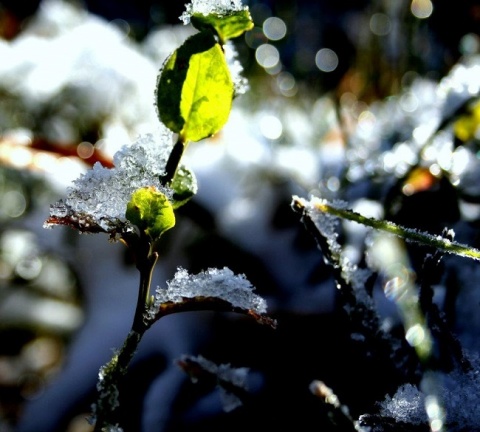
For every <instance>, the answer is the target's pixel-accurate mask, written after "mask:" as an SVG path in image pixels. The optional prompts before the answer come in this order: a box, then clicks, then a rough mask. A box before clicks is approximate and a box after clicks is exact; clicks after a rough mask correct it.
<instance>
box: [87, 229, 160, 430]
mask: <svg viewBox="0 0 480 432" xmlns="http://www.w3.org/2000/svg"><path fill="white" fill-rule="evenodd" d="M136 252H137V256H136V258H137V268H138V270H139V272H140V283H139V287H138V299H137V307H136V309H135V316H134V318H133V323H132V328H131V330H130V332H129V333H128V335H127V337H126V339H125V342H124V343H123V346H122V348H121V349H120V350H119V351H118V352H117V353H115V354H114V356H113V357H112V359H111V360H110V361H109V362H108V363H107V364H106V365H104V366H102V367H101V368H100V374H99V381H98V384H97V390H98V399H97V403H96V405H95V407H94V421H95V429H94V432H101V431H102V430H105V429H104V428H107V427H110V426H115V425H116V421H115V420H116V417H117V414H116V411H117V408H118V406H119V400H118V399H119V389H118V386H119V384H120V381H121V379H122V377H123V376H125V375H126V373H127V370H128V366H129V365H130V362H131V360H132V358H133V356H134V354H135V352H136V351H137V348H138V344H139V343H140V341H141V340H142V337H143V335H144V334H145V332H146V331H147V329H148V328H149V323H148V322H147V317H146V316H145V313H146V311H147V307H148V305H149V302H150V299H149V296H150V285H151V281H152V273H153V269H154V268H155V264H156V263H157V260H158V254H157V253H156V252H153V251H152V248H151V244H150V242H149V241H148V239H147V237H146V236H144V237H141V239H140V243H139V245H138V248H137V251H136Z"/></svg>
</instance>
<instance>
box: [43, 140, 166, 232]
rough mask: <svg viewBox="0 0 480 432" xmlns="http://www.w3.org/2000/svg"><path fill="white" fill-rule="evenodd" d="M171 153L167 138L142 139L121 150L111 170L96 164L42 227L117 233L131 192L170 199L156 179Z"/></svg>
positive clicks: (120, 227)
mask: <svg viewBox="0 0 480 432" xmlns="http://www.w3.org/2000/svg"><path fill="white" fill-rule="evenodd" d="M170 151H171V135H169V134H168V133H167V132H163V133H162V134H161V135H160V137H158V138H156V137H154V136H153V135H146V136H143V137H141V138H139V139H138V140H137V141H136V142H135V143H133V144H131V145H127V146H124V147H122V149H121V150H120V151H118V152H117V153H116V154H115V155H114V158H113V161H114V165H115V167H114V168H111V169H110V168H105V167H104V166H102V165H101V164H100V163H98V162H97V163H96V164H95V165H94V166H93V168H92V169H91V170H89V171H87V172H86V173H85V174H83V175H82V176H81V177H80V178H78V179H77V180H75V181H74V185H73V187H71V188H69V189H68V195H67V198H66V199H65V200H60V201H58V202H57V203H56V204H54V205H52V206H51V207H50V218H49V219H48V220H47V221H46V222H45V227H47V228H48V227H51V226H53V225H58V224H63V225H69V226H71V227H73V228H76V229H79V230H80V231H84V232H99V231H104V232H109V233H113V232H119V231H122V229H125V227H128V225H129V224H128V222H127V220H126V218H125V211H126V208H127V203H128V202H129V201H130V199H131V195H132V193H133V192H134V191H136V190H137V189H139V188H141V187H145V186H153V187H155V188H157V189H158V190H161V191H162V192H163V193H165V195H167V196H170V195H171V193H172V192H171V191H170V190H166V189H165V188H164V187H163V186H161V184H160V176H162V175H163V174H164V169H165V165H166V161H167V158H168V155H169V153H170Z"/></svg>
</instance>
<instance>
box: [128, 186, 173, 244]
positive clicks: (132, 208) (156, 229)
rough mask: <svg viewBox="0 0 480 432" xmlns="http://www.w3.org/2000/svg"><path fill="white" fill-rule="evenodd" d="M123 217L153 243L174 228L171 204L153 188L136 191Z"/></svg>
mask: <svg viewBox="0 0 480 432" xmlns="http://www.w3.org/2000/svg"><path fill="white" fill-rule="evenodd" d="M125 216H126V218H127V219H128V220H129V221H130V222H131V223H132V224H133V225H135V226H137V227H138V228H139V229H140V231H141V232H144V233H145V234H147V235H148V236H149V237H150V238H151V239H152V240H153V241H156V240H158V239H159V237H160V236H161V235H162V234H163V233H164V232H165V231H167V230H169V229H170V228H173V227H174V226H175V214H174V212H173V207H172V204H171V203H170V201H169V200H168V198H167V197H166V196H165V194H163V193H162V192H159V191H158V190H157V189H156V188H154V187H144V188H140V189H137V190H136V191H135V192H134V193H133V194H132V198H131V200H130V202H129V203H128V204H127V211H126V214H125Z"/></svg>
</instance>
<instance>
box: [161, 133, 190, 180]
mask: <svg viewBox="0 0 480 432" xmlns="http://www.w3.org/2000/svg"><path fill="white" fill-rule="evenodd" d="M184 150H185V143H184V142H183V140H182V139H181V138H180V137H179V138H178V140H177V142H176V143H175V145H174V146H173V149H172V152H171V153H170V156H169V158H168V161H167V165H166V167H165V175H164V176H162V177H161V178H160V181H161V183H162V185H163V186H166V185H168V184H169V183H171V181H172V180H173V178H174V177H175V173H176V172H177V169H178V166H179V165H180V160H181V159H182V155H183V151H184Z"/></svg>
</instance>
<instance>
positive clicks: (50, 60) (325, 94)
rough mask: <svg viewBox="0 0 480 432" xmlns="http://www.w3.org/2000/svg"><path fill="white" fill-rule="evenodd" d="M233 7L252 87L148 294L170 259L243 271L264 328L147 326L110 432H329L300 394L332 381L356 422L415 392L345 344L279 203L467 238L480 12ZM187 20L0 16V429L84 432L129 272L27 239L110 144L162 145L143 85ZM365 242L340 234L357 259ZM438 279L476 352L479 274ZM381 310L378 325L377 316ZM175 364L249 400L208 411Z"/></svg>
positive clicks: (373, 3) (46, 13)
mask: <svg viewBox="0 0 480 432" xmlns="http://www.w3.org/2000/svg"><path fill="white" fill-rule="evenodd" d="M245 4H246V5H248V6H249V8H250V11H251V14H252V17H253V19H254V22H255V27H254V29H253V30H252V31H250V32H248V33H247V34H246V35H245V36H242V37H240V38H238V39H237V40H235V41H234V44H235V48H236V50H237V52H238V57H237V60H239V61H240V63H241V64H242V66H243V68H244V71H243V75H244V76H245V77H246V78H248V81H249V86H250V89H249V91H247V92H246V94H244V95H241V96H239V97H238V99H236V100H235V102H234V109H233V110H232V113H231V116H230V120H229V122H228V124H227V126H226V127H225V129H224V130H223V131H222V132H221V133H219V134H218V135H217V136H215V137H213V138H211V139H209V140H206V141H204V142H201V143H198V145H197V144H195V145H192V146H190V147H189V149H188V152H187V154H186V155H185V158H186V161H187V163H188V165H189V166H190V167H191V168H192V169H193V171H194V172H195V174H196V176H197V178H198V184H199V193H198V196H197V197H195V199H194V200H193V201H192V202H191V203H189V204H188V205H187V206H185V207H184V208H182V209H181V211H180V215H179V220H178V222H177V227H176V228H175V229H174V230H172V233H171V234H170V233H169V236H168V237H166V241H165V246H164V248H165V250H164V254H163V256H162V257H161V259H160V265H159V268H158V271H157V274H156V275H155V279H154V282H153V284H154V286H156V285H160V286H164V285H165V281H166V280H167V279H170V278H172V276H173V274H174V272H175V270H176V268H177V267H178V266H180V265H181V266H184V267H185V268H187V269H188V270H189V271H190V272H192V273H195V272H199V271H201V270H204V269H206V268H208V267H220V268H221V267H223V266H228V267H229V268H231V269H232V270H233V271H234V272H236V273H244V274H246V276H247V278H248V279H249V280H250V281H251V282H252V284H253V285H254V286H256V287H257V292H258V293H259V294H260V295H262V296H263V297H265V298H266V299H267V302H268V304H269V311H270V313H271V315H272V316H273V317H275V318H276V319H277V320H278V322H279V326H278V329H277V330H275V331H273V330H271V329H267V328H260V327H258V325H257V324H255V323H253V322H251V321H249V320H247V319H244V318H239V317H236V316H232V315H230V314H214V313H208V312H205V313H192V314H185V315H181V316H171V317H168V318H165V319H164V320H162V322H159V323H157V324H156V325H155V326H154V327H153V328H152V329H151V330H150V331H149V332H148V333H147V336H146V338H145V340H143V341H142V345H141V349H140V351H139V353H138V355H137V357H136V359H135V361H134V363H133V364H132V369H131V373H130V375H129V377H128V382H127V383H126V384H125V386H126V387H127V388H128V392H126V394H125V396H124V400H122V406H123V411H124V414H123V417H124V418H123V421H124V426H125V430H126V431H138V430H145V431H170V430H171V431H173V430H175V431H180V430H194V429H193V428H195V430H207V429H208V430H209V431H215V430H224V429H225V428H226V427H228V429H229V430H243V429H245V428H246V427H248V428H250V429H251V428H253V429H254V430H259V429H260V428H262V429H264V428H269V429H273V428H274V427H278V426H280V425H282V426H285V425H290V426H292V427H295V428H296V429H298V430H300V429H301V430H310V429H316V430H319V429H321V427H324V428H325V429H324V430H337V429H334V426H332V425H331V423H330V421H329V419H328V415H327V414H328V413H327V412H326V411H325V408H324V407H323V406H322V405H321V404H320V403H319V401H318V400H317V399H315V398H314V397H313V396H312V395H311V394H310V392H309V391H308V386H309V383H310V382H311V381H312V380H314V379H323V380H324V381H326V382H327V384H328V385H330V386H332V387H334V388H335V391H336V392H337V393H338V394H339V396H340V397H341V399H342V401H343V402H344V403H346V404H347V405H349V406H350V407H351V410H352V415H353V416H354V417H355V416H357V417H358V415H360V414H362V413H365V412H369V411H371V410H373V409H374V406H375V402H376V401H381V400H383V398H384V396H385V394H387V393H388V392H390V393H391V392H393V391H395V389H396V388H397V387H398V384H399V383H400V382H404V381H405V380H407V379H409V380H412V381H414V380H415V379H416V375H415V372H414V369H415V368H414V367H412V368H411V370H410V369H409V368H408V367H406V368H405V369H404V370H402V371H398V370H395V368H394V366H393V364H390V363H388V362H387V361H384V360H385V359H382V357H381V356H380V357H377V358H375V355H374V351H372V350H369V349H365V348H364V347H363V348H359V346H358V344H356V342H358V341H355V340H353V342H352V338H351V337H350V331H351V329H350V328H349V321H348V319H347V318H346V317H345V316H344V314H343V312H342V307H341V303H339V300H338V293H337V292H336V290H335V286H334V283H333V279H332V274H331V270H330V269H329V268H328V266H327V265H326V264H325V263H324V262H323V259H322V256H321V253H320V251H318V250H317V248H316V245H315V243H314V241H313V239H312V238H311V237H310V236H309V235H308V234H307V233H306V232H305V230H304V229H303V227H302V226H301V223H300V222H299V219H298V217H297V216H296V215H295V214H294V213H293V212H292V211H291V209H290V202H291V196H292V194H298V195H300V196H305V197H307V196H308V195H309V194H310V193H315V194H321V195H322V196H324V197H326V198H329V199H335V198H340V199H344V200H347V201H348V202H349V203H350V204H351V205H352V206H354V208H355V209H356V210H358V211H361V212H362V213H364V214H368V215H371V216H375V217H387V218H389V219H390V220H394V221H397V222H400V223H402V224H405V225H407V226H412V227H416V228H421V229H423V230H428V231H430V232H432V233H439V232H441V229H442V228H443V227H444V226H447V225H448V226H455V227H456V231H457V235H458V236H459V240H461V241H464V242H466V243H469V244H471V245H473V246H474V245H475V244H476V243H478V221H479V217H480V208H479V203H480V190H479V184H480V183H479V182H478V173H479V172H480V170H478V168H479V167H478V164H479V162H478V157H477V153H478V144H479V141H480V129H479V127H478V125H479V124H480V115H479V114H478V113H479V112H480V111H479V108H478V98H479V88H480V72H479V68H480V60H479V55H480V35H479V31H480V5H479V4H478V1H476V0H457V1H456V2H451V1H448V0H434V1H430V0H398V1H389V0H370V1H368V0H356V1H352V0H345V1H343V2H333V1H328V0H316V1H313V0H298V1H294V0H291V1H290V0H281V1H275V2H274V1H253V0H252V1H250V2H246V3H245ZM184 9H185V7H184V4H183V3H182V2H181V1H177V2H165V1H163V2H162V1H154V0H141V1H133V0H118V1H109V0H89V1H83V2H82V1H66V0H43V1H36V0H31V1H29V0H23V1H17V0H8V1H5V0H2V1H0V203H1V205H0V431H1V432H9V431H16V430H18V431H25V432H26V431H32V432H33V431H35V432H42V431H45V432H54V431H69V432H81V431H89V430H91V428H90V426H89V425H88V423H87V422H86V421H85V417H87V416H88V414H89V412H90V404H91V403H92V402H93V400H94V397H95V385H96V379H97V374H98V369H99V367H100V366H101V365H102V364H103V363H105V362H106V361H107V360H108V359H109V358H110V356H111V355H112V352H113V350H114V349H115V348H116V347H119V346H120V345H121V343H122V341H123V339H124V337H125V336H126V334H127V332H128V330H129V327H130V324H131V320H132V318H133V313H134V309H135V301H136V297H137V294H136V290H137V284H138V281H137V274H136V270H135V267H134V265H133V263H132V262H131V258H130V257H129V256H128V254H127V253H126V251H125V249H124V247H123V246H122V245H120V244H112V243H110V242H108V239H107V237H106V236H102V235H96V236H92V235H83V236H80V235H78V233H77V232H73V231H71V230H69V229H67V228H65V229H63V228H56V229H54V230H44V229H43V228H42V225H43V222H44V220H45V219H46V218H47V217H48V211H49V205H50V204H53V203H54V202H56V201H57V200H58V199H60V198H61V197H64V196H65V195H66V190H67V188H68V186H69V185H70V184H71V182H72V181H73V180H74V179H75V178H77V177H78V176H79V175H80V174H81V173H82V172H85V170H87V169H88V168H89V167H91V166H92V165H93V164H94V163H95V162H100V163H102V164H103V165H104V166H112V156H113V154H114V153H115V152H116V151H117V150H119V149H120V148H121V147H122V146H123V145H125V144H128V143H131V142H132V141H134V140H135V139H136V138H137V137H138V136H139V135H141V134H145V133H155V131H157V130H158V127H159V126H158V119H157V115H156V112H155V108H154V103H153V101H154V89H155V83H156V79H157V75H158V71H159V69H160V68H161V66H162V64H163V62H164V60H165V59H166V57H167V56H168V55H169V54H170V53H172V52H173V51H174V50H175V49H176V48H177V47H178V46H180V45H181V43H182V41H183V40H184V39H185V38H186V37H188V36H189V35H190V34H192V33H193V32H194V30H193V29H192V28H191V27H190V26H183V25H181V23H180V21H179V19H178V17H179V16H180V15H181V14H182V12H183V11H184ZM475 101H477V105H475ZM365 235H366V234H365V231H364V230H361V229H359V228H358V227H357V228H355V227H352V226H351V225H345V226H344V227H343V231H342V236H341V241H342V244H343V245H344V247H345V251H346V253H347V254H348V256H349V258H350V259H351V260H352V262H354V263H361V262H362V256H363V247H364V245H363V239H364V238H365ZM417 255H418V256H417ZM417 255H416V252H415V251H413V252H412V266H413V267H414V268H415V266H419V265H421V261H422V258H421V256H420V254H419V253H417ZM442 270H444V272H445V273H444V276H443V277H440V276H439V280H438V292H439V296H440V297H439V298H441V306H442V308H443V310H444V311H445V312H446V313H448V317H449V322H450V324H451V326H452V328H454V329H455V330H456V331H457V332H458V333H459V335H460V337H461V340H462V343H464V346H465V347H467V348H468V349H471V350H472V351H473V352H476V351H477V349H478V342H477V341H476V337H475V330H477V329H479V328H480V323H478V321H479V319H478V317H477V315H478V314H477V312H476V307H477V306H478V302H477V301H476V299H478V294H476V293H475V292H472V291H473V287H471V289H470V290H468V289H467V288H465V289H463V287H464V285H465V286H466V285H468V282H469V281H470V282H471V281H472V280H476V278H477V277H478V276H479V275H478V270H477V269H476V268H475V267H474V266H473V265H471V264H470V263H464V262H462V263H461V264H459V262H458V260H451V262H450V261H447V264H446V265H445V268H442ZM472 278H474V279H472ZM470 285H471V284H470ZM462 295H463V296H464V297H463V298H462ZM472 299H473V300H472ZM378 301H379V304H380V305H381V306H380V309H381V311H382V313H384V319H385V325H386V326H390V327H392V328H394V327H395V320H394V319H393V321H392V316H393V317H395V312H394V307H393V306H392V305H389V304H388V302H387V301H385V299H382V298H379V299H378ZM459 308H462V309H461V313H460V309H459ZM392 323H393V324H392ZM182 354H195V355H197V354H201V355H204V356H205V357H207V358H209V359H211V360H213V361H216V362H219V363H231V364H232V365H233V366H238V367H248V368H250V370H251V374H250V376H249V380H250V381H249V387H250V390H251V400H249V401H248V402H247V403H246V404H245V406H244V407H242V408H240V409H238V410H236V411H234V412H231V413H224V412H223V410H222V406H221V403H220V401H219V396H218V394H217V392H215V391H211V389H209V388H203V387H202V386H201V385H200V386H193V385H192V384H191V383H190V382H189V381H188V379H187V377H186V375H185V374H184V373H183V372H182V371H181V370H180V369H179V368H178V367H177V366H176V365H175V364H174V363H173V361H174V359H176V358H178V357H180V356H181V355H182ZM373 381H375V382H376V383H377V384H376V385H372V382H373ZM123 411H122V412H123ZM252 422H255V423H254V424H252ZM339 430H341V429H339Z"/></svg>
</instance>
